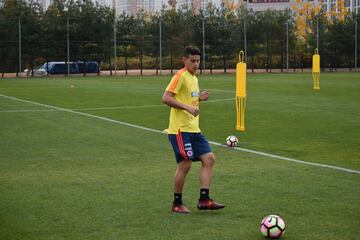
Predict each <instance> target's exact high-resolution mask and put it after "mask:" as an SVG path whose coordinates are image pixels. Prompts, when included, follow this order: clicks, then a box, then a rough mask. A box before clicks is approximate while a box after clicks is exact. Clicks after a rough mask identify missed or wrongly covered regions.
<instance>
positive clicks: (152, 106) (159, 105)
mask: <svg viewBox="0 0 360 240" xmlns="http://www.w3.org/2000/svg"><path fill="white" fill-rule="evenodd" d="M229 100H235V98H221V99H214V100H209V101H206V102H202V103H213V102H224V101H229ZM157 107H166V105H165V104H153V105H140V106H119V107H98V108H72V109H68V110H72V111H96V110H116V109H137V108H157ZM54 111H60V110H58V109H17V110H15V109H14V110H0V113H17V112H19V113H20V112H54ZM61 111H63V110H61Z"/></svg>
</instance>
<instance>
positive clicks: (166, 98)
mask: <svg viewBox="0 0 360 240" xmlns="http://www.w3.org/2000/svg"><path fill="white" fill-rule="evenodd" d="M162 101H163V103H165V104H166V105H168V106H170V107H173V108H177V109H182V110H185V111H187V112H189V113H190V114H192V115H193V116H194V117H196V116H197V115H199V109H198V108H196V107H193V106H189V105H186V104H183V103H181V102H179V101H177V100H176V99H175V93H172V92H169V91H165V92H164V95H163V96H162Z"/></svg>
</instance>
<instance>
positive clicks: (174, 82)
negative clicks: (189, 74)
mask: <svg viewBox="0 0 360 240" xmlns="http://www.w3.org/2000/svg"><path fill="white" fill-rule="evenodd" d="M183 73H184V71H179V72H178V73H176V74H175V76H173V78H172V79H171V81H170V83H169V85H168V86H167V88H166V91H169V92H172V93H175V94H177V93H178V92H179V89H180V88H181V86H182V85H183V83H184V79H183V77H182V75H183Z"/></svg>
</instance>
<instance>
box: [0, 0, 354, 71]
mask: <svg viewBox="0 0 360 240" xmlns="http://www.w3.org/2000/svg"><path fill="white" fill-rule="evenodd" d="M356 20H357V17H356V15H353V14H348V15H347V17H346V18H345V20H344V21H339V20H337V19H333V20H330V19H328V17H327V15H326V14H325V13H323V12H320V13H319V14H318V15H317V16H313V17H312V18H310V20H307V21H308V22H307V23H306V24H307V30H308V31H307V34H306V37H299V36H298V35H297V34H296V24H295V16H294V13H293V12H291V10H286V11H270V10H268V11H265V12H254V11H252V10H247V9H245V8H243V7H239V8H237V9H235V10H233V11H230V10H228V9H227V8H226V7H215V6H213V5H211V4H209V5H208V6H207V8H206V9H204V11H200V13H194V12H193V10H192V9H189V8H187V7H183V8H180V9H173V8H169V7H168V8H165V7H164V8H163V9H162V10H161V11H159V12H158V13H156V14H149V13H147V12H139V13H138V14H137V15H135V16H130V15H126V14H125V13H121V14H120V15H118V17H116V19H115V15H114V11H113V10H112V9H111V8H109V7H105V6H100V5H94V4H93V3H92V1H90V0H84V1H74V0H70V1H66V2H65V3H64V2H63V1H60V0H59V1H54V3H53V4H52V5H51V6H49V8H48V9H46V10H44V9H42V8H41V6H40V5H39V4H38V3H37V1H35V0H31V1H20V0H5V2H4V5H3V6H2V7H1V8H0V72H2V73H4V72H18V71H19V70H24V68H30V69H31V68H34V67H36V66H39V65H41V64H43V63H45V62H47V61H67V60H68V59H69V60H70V61H97V62H99V63H100V65H101V69H102V70H106V69H107V70H111V69H114V68H115V66H114V63H115V61H114V60H115V58H114V56H115V54H116V56H117V59H116V64H117V65H116V69H118V70H119V69H159V68H160V66H161V68H162V69H174V70H175V69H179V68H180V67H182V62H181V54H182V50H183V47H184V46H186V45H189V44H193V45H197V46H199V48H200V49H203V44H204V46H205V68H206V69H210V70H211V69H215V68H216V69H219V68H221V69H224V71H226V69H228V68H234V67H235V64H236V62H237V61H238V53H239V51H240V50H244V49H245V46H246V49H247V63H248V68H250V69H251V68H266V69H267V70H269V71H270V70H271V69H272V68H277V69H285V68H286V67H287V66H289V68H290V69H299V68H307V67H311V56H312V54H313V53H314V50H315V48H316V46H317V41H318V44H319V54H320V55H321V67H322V68H338V67H346V68H350V69H351V68H353V67H354V66H355V51H356V50H357V51H358V52H359V50H358V49H359V48H358V47H357V49H356V44H355V32H356V31H355V28H356V27H355V26H356V24H355V22H356ZM244 23H246V24H244ZM317 26H318V28H317ZM357 28H358V30H357V32H360V31H359V30H360V29H359V28H360V24H357ZM160 29H161V39H160ZM244 29H246V32H245V31H244ZM317 29H318V30H319V31H318V32H317ZM115 33H116V34H115ZM245 33H246V42H245ZM317 36H319V38H317ZM160 41H161V43H160ZM357 41H358V43H357V45H358V46H359V39H358V40H357ZM160 47H161V50H162V51H161V56H160ZM115 51H116V53H115ZM160 60H161V61H160ZM20 63H21V66H20Z"/></svg>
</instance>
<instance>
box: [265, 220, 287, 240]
mask: <svg viewBox="0 0 360 240" xmlns="http://www.w3.org/2000/svg"><path fill="white" fill-rule="evenodd" d="M260 232H261V233H262V234H263V235H264V236H265V237H267V238H280V237H281V236H282V235H283V234H284V232H285V221H284V220H283V219H282V218H281V217H279V216H278V215H269V216H266V217H265V218H264V219H263V220H262V221H261V224H260Z"/></svg>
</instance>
